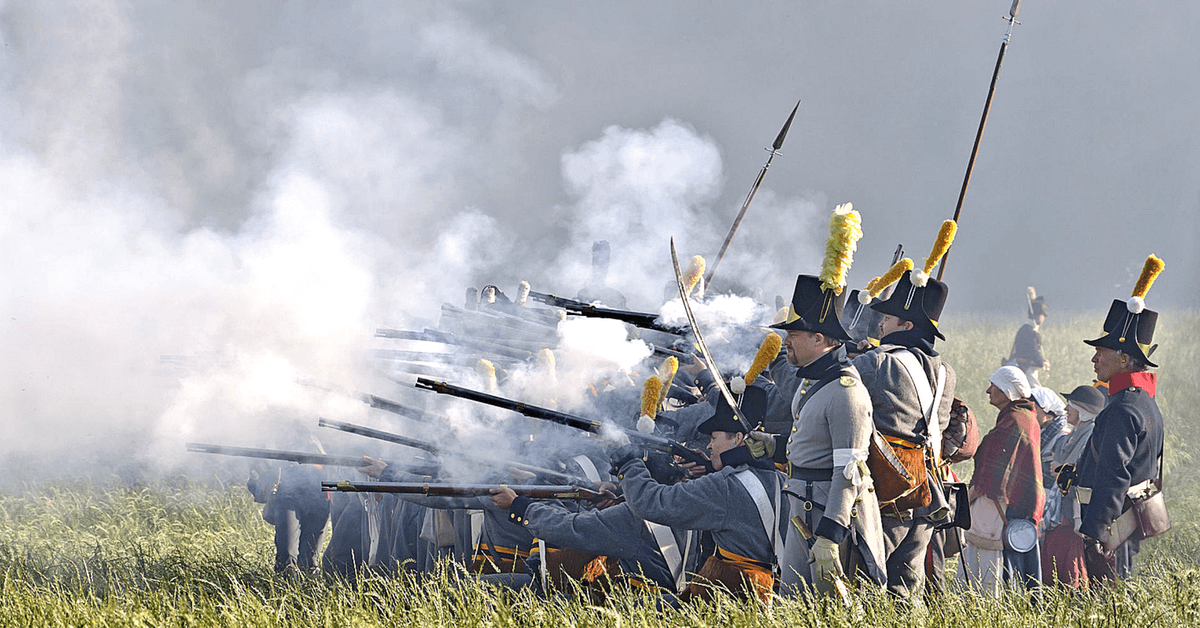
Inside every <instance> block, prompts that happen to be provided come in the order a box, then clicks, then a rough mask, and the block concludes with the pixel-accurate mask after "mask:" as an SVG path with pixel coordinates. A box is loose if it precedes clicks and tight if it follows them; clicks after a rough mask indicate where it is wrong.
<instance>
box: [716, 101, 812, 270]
mask: <svg viewBox="0 0 1200 628" xmlns="http://www.w3.org/2000/svg"><path fill="white" fill-rule="evenodd" d="M799 108H800V101H799V100H797V101H796V106H795V107H793V108H792V115H790V116H788V119H787V122H784V123H783V128H782V129H780V130H779V135H778V136H776V137H775V142H774V143H773V144H771V148H769V149H768V150H769V151H770V153H771V154H770V155H768V156H767V163H765V164H763V167H762V170H759V171H758V178H756V179H755V180H754V185H753V186H751V188H750V193H749V194H747V195H746V200H744V201H742V209H741V211H739V212H738V215H737V218H734V219H733V226H732V227H730V228H729V235H727V236H725V242H724V243H722V244H721V250H720V252H718V253H717V259H715V260H713V263H712V266H709V267H708V276H707V277H705V278H704V286H705V287H706V288H707V287H708V285H709V284H711V283H712V279H713V275H715V274H717V266H719V265H720V264H721V260H722V259H724V258H725V251H727V250H729V243H730V241H732V240H733V234H735V233H737V230H738V227H739V226H741V224H742V219H743V218H745V217H746V210H747V209H750V201H753V200H754V194H755V193H757V192H758V186H760V185H762V181H763V177H765V176H766V175H767V168H770V167H771V160H772V159H775V155H779V154H780V152H779V149H781V148H783V140H784V138H786V137H787V133H788V128H790V127H791V126H792V118H795V117H796V110H797V109H799Z"/></svg>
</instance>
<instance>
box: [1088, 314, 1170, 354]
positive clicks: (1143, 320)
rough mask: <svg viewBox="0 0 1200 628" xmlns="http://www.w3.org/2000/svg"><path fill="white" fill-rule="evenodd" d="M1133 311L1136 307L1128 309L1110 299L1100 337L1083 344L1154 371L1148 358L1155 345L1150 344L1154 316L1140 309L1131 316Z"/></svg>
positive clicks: (1156, 316) (1152, 334)
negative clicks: (1117, 353)
mask: <svg viewBox="0 0 1200 628" xmlns="http://www.w3.org/2000/svg"><path fill="white" fill-rule="evenodd" d="M1131 300H1133V299H1131ZM1139 301H1140V299H1139ZM1139 305H1141V304H1139ZM1133 309H1138V308H1137V305H1135V306H1134V307H1133V308H1130V306H1129V303H1128V302H1126V301H1122V300H1120V299H1113V302H1112V306H1111V307H1109V308H1108V316H1106V317H1105V318H1104V335H1103V336H1101V337H1099V338H1097V339H1095V340H1084V342H1085V343H1087V344H1089V345H1091V346H1093V347H1105V348H1107V349H1112V350H1114V351H1120V352H1121V353H1124V354H1126V355H1131V356H1133V357H1135V358H1137V359H1139V360H1141V361H1142V362H1145V363H1146V364H1147V365H1149V366H1153V367H1157V366H1158V365H1157V364H1155V363H1153V362H1151V361H1150V354H1151V353H1154V350H1155V349H1156V348H1157V345H1152V344H1151V343H1153V342H1154V326H1155V324H1157V323H1158V312H1155V311H1154V310H1148V309H1146V308H1145V306H1144V305H1142V307H1141V309H1140V310H1139V311H1138V312H1133V311H1132V310H1133Z"/></svg>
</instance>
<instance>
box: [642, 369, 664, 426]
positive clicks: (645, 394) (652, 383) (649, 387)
mask: <svg viewBox="0 0 1200 628" xmlns="http://www.w3.org/2000/svg"><path fill="white" fill-rule="evenodd" d="M662 392H663V382H662V380H661V379H659V378H658V376H657V375H651V376H650V377H647V378H646V383H645V384H644V385H643V386H642V416H648V417H650V418H652V419H653V418H654V415H656V414H658V399H659V397H661V396H662Z"/></svg>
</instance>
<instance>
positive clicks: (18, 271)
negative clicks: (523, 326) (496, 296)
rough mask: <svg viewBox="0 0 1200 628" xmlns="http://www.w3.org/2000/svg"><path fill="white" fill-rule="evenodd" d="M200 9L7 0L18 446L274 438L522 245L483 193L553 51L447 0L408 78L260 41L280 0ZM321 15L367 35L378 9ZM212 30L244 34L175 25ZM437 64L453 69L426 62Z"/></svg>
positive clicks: (7, 160)
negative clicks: (521, 50) (214, 46)
mask: <svg viewBox="0 0 1200 628" xmlns="http://www.w3.org/2000/svg"><path fill="white" fill-rule="evenodd" d="M190 9H191V10H195V13H196V15H195V16H193V17H194V18H196V19H194V20H192V21H190V22H188V23H189V24H190V25H191V26H186V25H185V24H183V23H176V22H172V21H170V20H165V21H164V18H168V17H171V13H172V12H171V11H166V12H165V13H156V12H155V11H150V10H146V8H144V7H143V8H141V9H139V8H137V7H131V6H127V5H123V4H118V3H107V2H96V3H91V4H89V5H86V6H75V5H64V6H58V7H32V6H31V7H25V6H18V7H14V6H9V7H5V9H4V11H3V17H4V25H5V36H6V43H11V44H13V46H12V48H11V49H9V52H8V53H7V56H6V58H5V59H4V67H5V69H7V70H9V72H7V74H8V76H9V79H8V80H7V81H6V82H5V84H4V93H3V95H2V97H0V104H2V105H3V108H4V110H5V111H17V112H20V113H19V115H18V116H17V119H18V120H19V121H20V124H17V125H13V126H10V127H8V128H7V132H6V133H5V134H4V135H2V136H0V155H3V161H0V181H2V182H3V183H2V185H3V187H4V188H5V190H6V194H5V197H4V199H3V200H2V201H0V203H2V204H3V211H2V212H0V223H2V224H0V250H2V251H3V256H4V262H5V263H4V266H5V273H4V274H3V278H2V279H0V284H2V285H0V292H2V294H3V295H4V297H3V299H4V301H3V303H4V308H3V310H4V314H5V316H4V319H5V330H4V333H3V335H2V340H0V345H2V347H3V351H4V353H5V355H6V356H7V359H6V360H5V366H4V369H3V371H2V372H0V376H2V377H3V378H4V380H5V381H6V382H8V385H7V386H5V387H4V389H3V390H4V393H3V401H2V403H3V406H4V407H5V408H6V416H5V419H4V420H3V421H2V422H0V441H2V442H3V445H0V453H3V454H28V453H31V452H45V451H50V450H53V451H57V452H59V453H62V452H74V453H78V452H83V451H93V452H104V453H97V454H96V455H97V456H104V455H113V454H115V453H117V452H122V453H139V452H144V451H145V447H147V440H149V439H154V440H155V441H156V444H155V445H154V446H153V447H152V448H151V449H152V451H153V454H154V456H155V457H156V458H158V459H161V460H165V459H167V458H171V457H176V458H178V457H179V454H181V453H182V447H181V446H180V445H181V443H182V442H183V441H184V440H187V439H197V440H206V439H223V440H226V441H232V442H237V441H241V442H243V443H251V442H259V443H264V442H268V441H269V440H271V439H272V436H270V435H269V432H270V429H269V427H270V426H271V425H272V424H273V423H274V422H276V421H278V419H279V417H280V416H284V417H287V416H289V415H292V416H294V417H295V418H297V419H304V420H311V421H312V422H315V417H316V415H317V413H319V412H323V411H327V410H328V411H337V410H339V409H340V410H342V411H343V412H344V411H345V409H344V408H340V407H339V406H340V404H339V403H338V402H336V401H330V399H331V398H330V396H329V395H324V394H319V391H316V392H314V391H313V390H312V389H306V388H305V387H302V386H299V385H297V384H296V380H297V379H298V378H304V379H313V380H317V381H326V382H330V383H332V384H334V385H338V386H344V387H346V388H351V389H352V388H353V387H355V386H356V385H360V384H362V383H364V378H365V374H364V373H363V369H362V360H361V349H362V347H363V346H364V345H365V344H366V343H367V339H368V338H369V337H370V333H371V330H372V329H373V326H374V325H375V324H377V323H379V322H381V321H382V320H384V319H388V318H396V317H402V316H404V314H403V312H407V313H409V314H412V315H420V316H432V315H435V314H436V311H437V306H438V304H439V303H440V302H441V301H442V300H447V299H453V300H457V299H461V294H462V289H463V287H465V286H466V285H469V284H470V283H471V282H472V279H473V273H475V272H476V271H478V270H480V269H481V268H486V267H488V266H490V265H495V264H497V263H499V262H500V261H502V260H504V259H506V256H507V255H508V254H509V247H508V245H507V244H506V243H507V242H510V241H511V240H512V238H511V237H510V236H509V237H505V236H504V231H503V229H501V228H499V227H498V224H497V221H496V220H495V218H493V217H492V216H490V215H488V213H487V212H486V211H485V210H483V209H476V208H471V207H470V206H469V199H470V198H471V194H470V191H471V190H473V189H478V188H479V187H481V186H482V185H484V184H486V181H487V180H488V178H489V177H495V176H499V174H498V173H499V172H503V171H504V167H508V166H512V165H513V164H514V163H515V160H512V159H508V160H498V159H493V157H494V153H495V151H496V150H497V149H496V148H495V147H496V146H498V145H500V144H502V143H504V142H506V141H508V139H509V134H511V128H512V127H513V122H512V121H511V120H510V118H512V117H513V116H514V115H515V112H517V111H519V110H521V109H523V108H528V107H543V106H546V105H547V104H548V103H549V102H552V101H553V99H554V98H555V94H554V87H553V85H552V84H551V83H549V82H548V81H546V80H545V79H544V78H543V77H542V76H541V75H540V73H539V71H538V69H537V68H536V67H535V66H534V65H533V64H531V63H530V62H529V61H527V60H525V59H523V58H521V57H520V56H519V55H516V54H514V53H512V52H510V51H508V50H505V49H504V48H503V47H502V45H499V44H496V43H495V42H493V41H492V40H491V39H490V38H489V36H487V35H486V34H485V33H483V32H481V31H479V30H478V29H475V28H473V27H471V26H470V24H468V23H467V22H466V21H465V20H463V19H462V18H461V16H458V15H456V14H455V13H454V12H453V11H450V10H442V9H440V8H432V9H430V10H429V11H427V12H424V14H423V15H421V18H422V19H421V20H420V24H419V25H417V26H415V27H413V29H414V30H413V32H409V33H405V32H400V33H399V36H398V37H394V38H392V39H388V40H386V42H387V43H386V45H387V46H388V47H390V48H391V51H390V52H398V53H401V54H402V56H403V57H404V58H408V59H411V60H414V63H413V64H412V65H411V66H407V67H408V68H409V69H406V70H404V71H398V72H396V73H393V74H391V75H388V74H386V73H385V74H383V75H379V74H375V72H376V68H373V67H371V64H372V63H373V58H372V55H374V54H378V52H379V51H375V50H370V49H367V50H364V51H362V52H360V53H358V56H357V58H354V57H353V56H352V58H343V59H340V61H341V62H343V63H344V67H339V66H338V64H337V63H336V62H335V61H334V60H328V59H321V58H320V57H319V55H318V54H314V52H316V49H319V47H320V46H313V47H311V48H308V49H305V48H303V47H302V46H297V45H296V42H292V45H291V46H281V47H278V48H275V49H266V47H264V48H263V49H256V41H255V38H256V37H257V36H258V35H257V33H258V31H256V30H255V29H253V28H249V27H250V26H253V25H254V24H255V23H257V22H259V21H261V20H264V19H266V16H262V15H251V13H253V11H249V10H243V9H238V8H233V7H226V8H224V9H221V8H212V7H207V6H193V7H190ZM178 10H179V11H180V12H181V14H182V13H186V12H187V11H188V10H189V7H179V8H178ZM412 10H413V11H414V12H415V13H418V14H421V13H422V11H421V10H418V9H416V7H412ZM385 13H387V15H384V16H382V17H383V18H384V20H383V21H384V22H394V21H396V20H397V19H400V18H404V17H405V16H406V12H404V11H391V12H385ZM357 17H358V18H360V19H361V20H367V19H369V18H370V19H378V18H380V17H381V16H379V15H366V14H363V15H359V16H357ZM303 18H304V19H303V22H304V23H305V24H307V25H308V26H317V25H318V24H320V19H319V18H320V16H319V15H316V16H313V15H306V16H303ZM147 24H153V25H154V26H156V27H158V28H160V29H161V31H156V32H153V33H151V34H150V36H149V37H147V38H139V37H138V36H137V33H138V31H139V30H141V28H142V27H144V26H146V25H147ZM228 24H233V25H237V27H235V28H232V29H223V28H222V25H228ZM321 25H322V26H324V27H328V28H327V30H326V33H325V35H326V36H328V37H331V38H333V39H340V41H339V42H338V43H337V47H338V48H339V49H341V50H343V51H346V50H352V49H353V47H351V46H348V45H347V44H348V43H349V42H350V41H353V40H354V38H355V36H356V34H357V33H358V32H359V31H361V30H362V29H365V28H367V27H366V26H364V25H361V24H349V25H347V24H339V23H326V24H321ZM185 26H186V28H185ZM191 27H196V28H200V29H201V30H202V31H203V32H209V33H210V34H212V35H213V37H214V38H216V40H217V41H218V42H220V43H224V44H228V46H227V47H226V48H224V49H222V50H220V51H219V53H218V54H216V55H214V56H209V57H205V56H204V55H202V54H198V53H197V51H196V50H195V49H194V48H193V47H192V46H193V44H194V40H191V39H187V38H183V43H180V44H178V45H177V46H176V45H175V44H171V45H169V46H167V45H165V44H164V42H163V41H162V40H160V39H159V38H160V37H164V36H165V35H164V32H163V31H165V32H166V34H169V33H170V32H172V31H173V32H176V34H181V29H182V30H188V29H190V28H191ZM242 27H246V30H242ZM206 29H207V30H206ZM393 35H394V36H395V35H397V33H395V32H393ZM166 38H167V39H171V38H170V37H166ZM189 41H191V42H193V44H189V43H188V42H189ZM297 41H302V40H297ZM156 46H163V48H161V49H157V50H155V47H156ZM156 53H162V54H165V56H156ZM352 55H353V53H352ZM389 56H390V55H389ZM423 67H424V68H426V69H424V70H422V69H421V68H423ZM428 67H433V68H435V71H434V74H435V75H436V76H435V79H434V81H433V83H434V86H433V87H432V88H431V87H430V86H429V84H428V83H427V82H425V81H417V80H415V79H414V77H412V76H408V75H407V74H406V73H407V72H410V71H411V72H413V73H414V74H420V73H421V72H423V71H428V69H427V68H428ZM413 68H415V69H413ZM188 79H195V80H196V81H197V84H192V85H188V84H187V81H188ZM206 88H209V89H211V91H208V92H206V91H204V90H205V89H206ZM465 92H470V93H473V94H476V95H477V96H479V97H482V98H484V99H487V100H488V102H487V103H479V104H475V105H472V104H469V103H468V104H464V101H463V100H462V99H461V98H460V96H461V94H462V93H465ZM190 96H195V97H196V98H195V99H194V100H193V99H190ZM222 97H223V98H224V99H225V101H224V105H223V106H224V107H225V109H223V110H220V111H218V109H221V108H220V107H213V106H212V103H211V102H208V101H209V100H212V99H221V98H222ZM482 109H487V111H488V113H487V114H486V115H476V114H478V113H479V112H480V110H482ZM164 129H166V130H169V131H171V133H169V134H162V135H158V136H154V132H157V131H162V130H164ZM485 163H496V164H507V166H502V167H499V168H497V169H492V170H487V169H486V168H484V167H483V166H482V165H481V164H485ZM239 185H240V186H241V187H242V188H243V189H242V190H241V193H238V191H237V190H236V189H231V190H229V191H222V190H220V189H218V188H220V187H221V186H225V187H228V188H238V187H239ZM206 203H213V204H212V205H206ZM222 203H226V204H222ZM204 224H211V225H212V227H206V226H198V225H204ZM168 354H169V355H182V356H200V358H199V359H198V360H196V361H195V363H194V364H192V365H191V366H194V367H195V368H194V369H186V370H172V369H170V368H167V367H164V366H163V365H162V363H161V362H160V356H162V355H168ZM359 405H361V404H359ZM331 406H332V407H331Z"/></svg>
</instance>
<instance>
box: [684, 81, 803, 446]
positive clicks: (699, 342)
mask: <svg viewBox="0 0 1200 628" xmlns="http://www.w3.org/2000/svg"><path fill="white" fill-rule="evenodd" d="M796 106H797V107H799V106H800V104H799V103H796ZM671 263H672V264H673V265H674V266H675V284H676V286H678V288H679V300H680V301H681V302H682V303H683V311H684V313H685V314H687V319H688V322H689V323H691V325H692V335H693V336H695V337H696V348H697V349H699V350H700V357H702V358H704V365H705V366H706V367H708V371H709V372H710V373H712V376H713V383H714V384H716V386H717V390H720V391H721V396H722V397H724V398H725V403H727V404H729V407H730V409H732V410H733V416H734V417H735V418H737V421H738V423H739V424H740V425H741V426H742V429H743V430H745V431H746V433H747V434H749V433H750V431H751V429H750V422H749V421H747V420H746V415H744V414H742V409H741V408H740V407H739V406H738V401H737V399H734V397H733V393H732V392H731V391H730V390H729V386H728V385H726V384H725V379H724V378H723V377H721V371H720V369H718V368H717V362H716V360H713V357H712V354H711V353H709V351H708V345H707V344H706V343H705V342H704V336H702V335H701V334H700V326H699V325H697V324H696V315H695V314H693V313H692V303H691V301H690V300H689V299H688V288H687V284H686V282H685V281H684V279H683V270H681V269H680V268H679V254H678V253H676V252H675V238H671Z"/></svg>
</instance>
